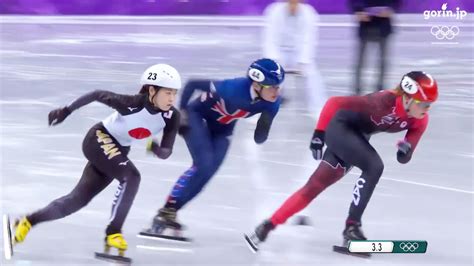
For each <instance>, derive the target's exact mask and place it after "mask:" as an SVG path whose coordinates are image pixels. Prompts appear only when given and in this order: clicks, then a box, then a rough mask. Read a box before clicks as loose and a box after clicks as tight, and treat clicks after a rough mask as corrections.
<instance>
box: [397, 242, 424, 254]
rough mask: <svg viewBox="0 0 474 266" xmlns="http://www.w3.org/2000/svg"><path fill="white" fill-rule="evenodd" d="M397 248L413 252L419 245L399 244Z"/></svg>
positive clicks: (414, 243)
mask: <svg viewBox="0 0 474 266" xmlns="http://www.w3.org/2000/svg"><path fill="white" fill-rule="evenodd" d="M399 247H400V248H401V249H402V250H403V251H405V252H414V251H415V250H417V249H418V248H419V247H420V245H419V244H418V243H416V242H413V243H411V242H402V243H400V245H399Z"/></svg>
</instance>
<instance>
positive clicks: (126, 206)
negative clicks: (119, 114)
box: [83, 127, 141, 250]
mask: <svg viewBox="0 0 474 266" xmlns="http://www.w3.org/2000/svg"><path fill="white" fill-rule="evenodd" d="M90 134H91V135H92V137H90V138H86V139H85V140H84V143H83V151H84V155H85V156H86V157H87V159H89V161H90V162H91V163H92V164H93V165H94V166H95V167H96V168H97V169H99V171H100V172H101V173H103V174H104V175H105V176H107V177H109V178H115V179H117V180H118V181H119V183H120V184H119V186H118V189H117V191H116V193H115V198H114V201H113V204H112V213H111V217H110V221H109V225H108V226H107V229H106V234H107V243H108V244H110V245H111V246H114V247H117V248H118V249H119V250H125V249H126V248H127V245H126V242H125V240H123V237H122V235H121V230H122V226H123V223H124V222H125V219H126V217H127V214H128V212H129V211H130V208H131V206H132V204H133V201H134V199H135V195H136V193H137V191H138V187H139V185H140V179H141V177H140V173H139V172H138V170H137V168H136V167H135V165H134V164H133V162H132V161H131V160H130V159H129V158H128V157H127V154H128V152H129V151H130V148H129V147H123V146H121V145H120V144H119V143H118V141H117V140H115V139H114V138H113V137H112V136H111V135H110V134H109V133H108V132H107V130H106V129H105V128H103V127H99V128H96V129H93V130H91V131H90ZM114 234H115V235H116V236H113V235H114ZM117 235H119V237H117ZM109 239H111V240H112V239H114V241H110V243H109ZM115 240H117V241H115Z"/></svg>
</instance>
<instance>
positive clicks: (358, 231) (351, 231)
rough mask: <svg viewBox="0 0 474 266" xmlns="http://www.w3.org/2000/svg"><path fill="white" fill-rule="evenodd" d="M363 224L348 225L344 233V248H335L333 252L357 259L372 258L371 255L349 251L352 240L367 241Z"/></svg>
mask: <svg viewBox="0 0 474 266" xmlns="http://www.w3.org/2000/svg"><path fill="white" fill-rule="evenodd" d="M361 227H362V225H361V223H359V222H357V223H347V224H346V228H345V229H344V231H342V237H343V240H342V246H333V250H334V251H335V252H338V253H342V254H349V255H354V256H357V257H364V258H367V257H370V253H351V252H350V251H349V242H350V241H352V240H367V238H366V237H365V235H364V232H363V231H362V228H361Z"/></svg>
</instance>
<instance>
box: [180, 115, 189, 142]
mask: <svg viewBox="0 0 474 266" xmlns="http://www.w3.org/2000/svg"><path fill="white" fill-rule="evenodd" d="M179 112H180V114H181V117H180V120H179V129H178V133H179V134H180V135H181V136H183V135H184V134H186V133H187V132H188V131H189V118H188V111H186V110H185V109H181V110H180V111H179Z"/></svg>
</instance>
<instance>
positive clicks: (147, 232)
mask: <svg viewBox="0 0 474 266" xmlns="http://www.w3.org/2000/svg"><path fill="white" fill-rule="evenodd" d="M137 237H139V238H144V239H152V240H164V241H172V242H182V243H190V242H191V241H192V240H191V238H188V237H184V236H178V235H168V234H163V233H160V234H157V233H155V232H153V231H152V230H150V229H146V230H143V231H141V232H140V233H138V235H137Z"/></svg>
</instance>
